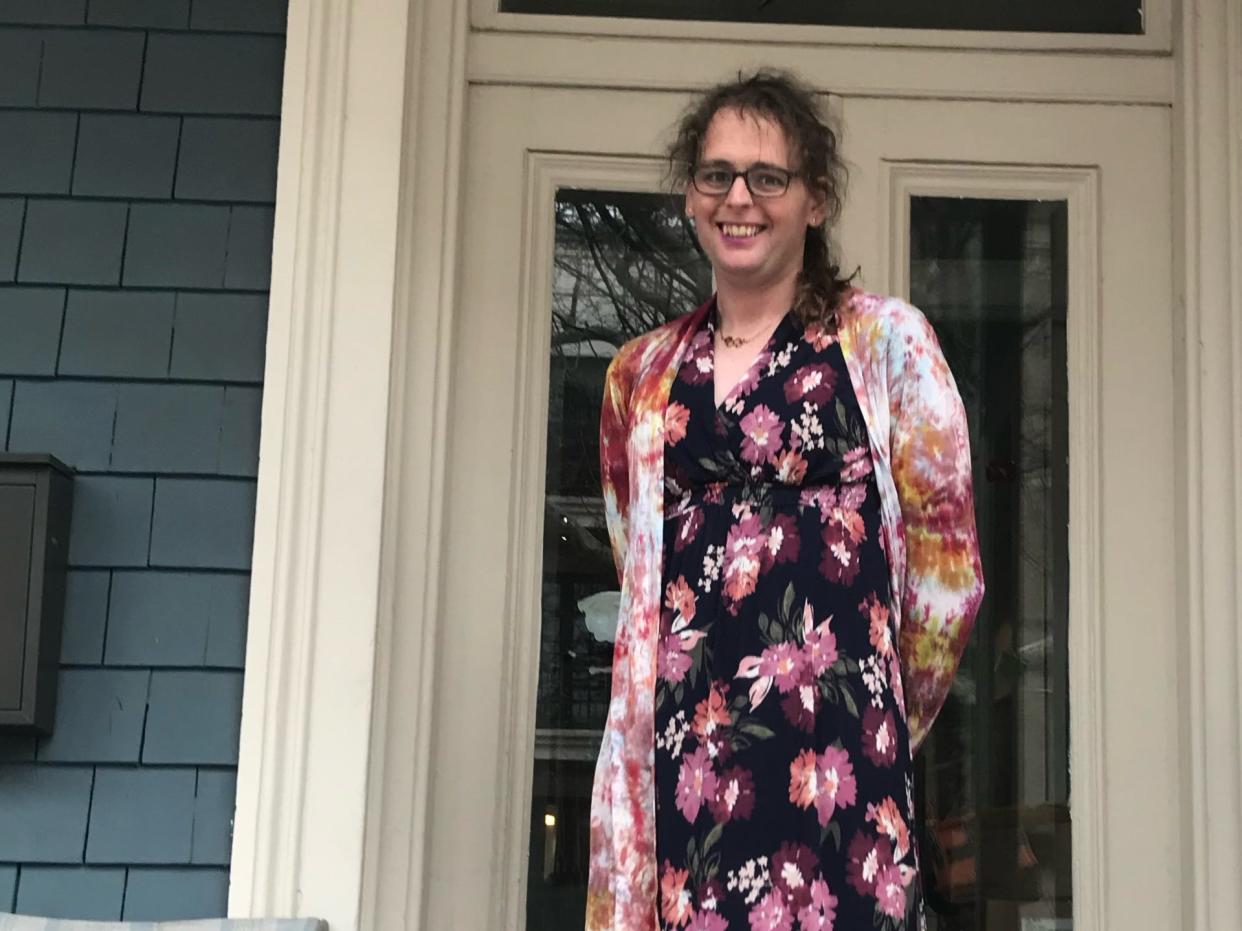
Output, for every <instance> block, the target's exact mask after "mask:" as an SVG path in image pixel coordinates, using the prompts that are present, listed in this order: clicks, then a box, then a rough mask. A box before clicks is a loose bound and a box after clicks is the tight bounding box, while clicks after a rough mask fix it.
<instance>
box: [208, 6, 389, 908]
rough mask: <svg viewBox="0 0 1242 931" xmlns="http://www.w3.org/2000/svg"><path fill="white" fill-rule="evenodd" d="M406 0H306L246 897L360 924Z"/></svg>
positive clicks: (282, 234) (294, 84)
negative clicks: (314, 1) (348, 0)
mask: <svg viewBox="0 0 1242 931" xmlns="http://www.w3.org/2000/svg"><path fill="white" fill-rule="evenodd" d="M406 38H407V34H406V0H356V2H354V3H351V4H345V3H331V4H310V3H294V4H291V6H290V13H289V23H288V39H287V53H286V59H285V69H286V74H285V91H284V105H283V110H282V127H281V146H280V169H279V179H278V184H277V205H276V219H275V243H274V247H273V249H274V255H273V264H272V289H271V310H270V317H269V324H268V325H269V333H268V345H267V363H266V384H265V392H264V403H263V430H262V439H261V444H260V468H259V479H258V506H257V514H256V527H255V550H254V552H255V557H254V568H253V575H252V582H251V602H250V617H249V623H250V627H249V634H248V643H247V655H246V685H245V695H244V700H243V709H242V734H241V750H240V769H239V775H238V794H237V817H236V821H235V831H234V841H233V861H232V875H231V889H230V900H229V908H230V912H231V914H233V915H235V916H262V915H299V916H300V915H315V916H317V917H321V918H325V919H327V920H328V921H329V923H330V924H331V926H332V927H333V928H334V929H342V931H347V929H353V928H357V927H358V926H359V925H358V916H359V902H360V891H361V881H362V850H363V839H364V818H365V813H366V802H367V766H368V759H369V746H368V744H369V737H370V719H371V695H372V686H373V666H374V646H375V638H376V622H377V616H378V615H377V610H378V603H377V597H378V581H379V555H380V552H379V550H380V529H381V525H382V521H383V516H384V495H383V488H384V469H385V462H386V455H387V448H386V440H387V426H388V425H387V411H388V375H389V362H390V358H391V349H392V318H393V306H394V304H393V299H394V287H395V273H396V258H397V254H398V249H397V209H396V207H397V199H396V197H395V196H394V192H396V191H397V190H399V188H400V180H401V172H402V167H403V156H404V138H403V135H402V126H403V113H404V106H405V96H406V95H405V87H406V74H405V63H406V55H407V51H406Z"/></svg>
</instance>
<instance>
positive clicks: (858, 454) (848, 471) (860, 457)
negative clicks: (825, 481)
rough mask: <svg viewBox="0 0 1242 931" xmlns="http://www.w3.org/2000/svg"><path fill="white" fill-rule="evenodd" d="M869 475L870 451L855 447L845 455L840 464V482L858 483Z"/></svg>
mask: <svg viewBox="0 0 1242 931" xmlns="http://www.w3.org/2000/svg"><path fill="white" fill-rule="evenodd" d="M870 474H871V451H870V450H869V449H868V448H867V447H866V446H855V447H854V448H853V449H851V450H849V451H848V452H847V453H846V454H845V458H844V461H843V462H842V463H841V481H843V482H858V481H861V480H862V479H863V478H865V477H866V476H868V475H870Z"/></svg>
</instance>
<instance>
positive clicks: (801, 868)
mask: <svg viewBox="0 0 1242 931" xmlns="http://www.w3.org/2000/svg"><path fill="white" fill-rule="evenodd" d="M817 866H819V857H817V856H815V854H814V853H812V852H811V848H810V847H808V846H806V845H805V844H798V843H792V844H781V846H780V849H779V850H777V851H776V854H775V855H774V856H773V857H772V884H773V885H774V886H775V887H776V888H777V889H779V890H781V891H782V892H784V893H785V901H787V902H788V903H789V905H790V908H791V909H794V910H796V909H800V908H805V907H806V906H808V905H810V904H811V880H812V878H813V876H814V873H815V868H816V867H817Z"/></svg>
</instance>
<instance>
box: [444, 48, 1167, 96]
mask: <svg viewBox="0 0 1242 931" xmlns="http://www.w3.org/2000/svg"><path fill="white" fill-rule="evenodd" d="M638 53H641V54H642V55H643V61H644V67H642V68H637V67H635V64H634V62H635V55H636V54H638ZM468 60H469V66H468V73H469V77H470V80H471V82H473V83H478V84H529V85H548V86H562V87H568V86H572V87H609V88H618V89H636V90H679V91H690V90H694V89H697V88H702V87H705V86H706V85H707V84H708V83H710V82H711V81H713V80H716V79H719V78H722V77H726V76H728V75H729V74H731V73H736V72H737V71H738V70H739V69H746V68H753V67H755V66H757V65H759V64H763V63H765V62H766V63H771V62H773V61H779V62H780V64H781V66H782V67H784V68H789V69H791V70H793V71H795V72H797V73H798V74H800V75H802V76H803V77H804V78H805V79H806V80H807V81H809V82H811V83H812V84H814V85H815V86H816V87H820V88H822V89H824V90H831V91H832V92H833V93H834V94H841V95H843V96H872V97H876V96H878V97H913V98H929V97H930V98H946V99H979V100H1029V101H1062V102H1082V103H1124V104H1156V105H1163V106H1168V105H1170V104H1171V103H1172V100H1173V90H1174V78H1175V76H1174V66H1173V61H1172V59H1171V58H1169V57H1168V56H1167V55H1141V56H1139V55H1103V54H1101V55H1090V56H1087V55H1081V54H1074V53H1072V52H1062V51H1042V52H1037V51H1012V50H1011V51H1006V50H994V51H992V50H989V51H987V52H981V51H978V50H972V49H969V48H953V49H938V48H893V47H885V46H878V47H871V46H862V45H857V46H842V47H840V48H834V49H832V50H831V52H830V53H828V54H825V50H824V49H823V48H822V47H819V46H815V45H810V44H807V43H806V42H805V39H802V40H799V41H798V43H797V44H788V45H776V44H762V43H760V42H758V41H738V42H728V43H720V42H711V41H709V40H706V39H703V38H701V37H700V36H698V35H697V34H696V35H695V36H694V37H686V38H682V39H670V38H665V37H651V38H647V39H643V40H640V39H634V38H627V37H625V36H600V37H595V38H585V37H583V36H580V35H561V34H551V35H544V34H537V33H522V32H476V33H472V34H471V35H470V37H469V56H468Z"/></svg>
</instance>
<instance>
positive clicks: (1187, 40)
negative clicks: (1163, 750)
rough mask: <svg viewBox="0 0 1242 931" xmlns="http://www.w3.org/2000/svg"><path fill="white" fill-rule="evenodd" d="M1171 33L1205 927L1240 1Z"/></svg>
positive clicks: (1234, 316) (1213, 860)
mask: <svg viewBox="0 0 1242 931" xmlns="http://www.w3.org/2000/svg"><path fill="white" fill-rule="evenodd" d="M1180 35H1181V47H1180V49H1179V53H1180V56H1181V60H1180V68H1179V72H1178V73H1179V82H1178V98H1177V104H1176V106H1175V113H1176V115H1177V117H1178V122H1177V124H1175V125H1176V127H1177V132H1175V136H1174V144H1175V147H1176V156H1177V159H1176V165H1177V169H1176V170H1175V177H1174V184H1175V186H1176V188H1177V192H1178V195H1179V197H1180V200H1181V204H1180V206H1181V217H1180V219H1181V224H1180V229H1179V230H1177V234H1178V235H1177V237H1176V238H1175V239H1174V250H1175V256H1176V259H1177V264H1178V270H1179V272H1180V278H1181V285H1182V288H1183V291H1182V302H1183V303H1182V307H1181V311H1182V320H1181V321H1180V322H1181V325H1182V327H1183V330H1182V333H1181V336H1182V345H1181V346H1180V347H1178V349H1179V351H1178V352H1177V353H1176V354H1175V356H1176V360H1177V362H1178V368H1179V371H1178V381H1179V383H1180V386H1181V387H1182V391H1181V398H1179V400H1180V402H1181V403H1182V413H1183V416H1182V417H1181V418H1179V424H1180V428H1179V432H1180V433H1181V436H1180V437H1179V439H1180V440H1181V441H1182V442H1181V446H1182V448H1183V449H1184V454H1183V456H1182V458H1181V461H1182V469H1181V474H1180V475H1179V479H1180V482H1179V485H1181V486H1182V487H1181V488H1180V491H1181V500H1180V501H1179V505H1180V506H1179V513H1180V517H1181V520H1180V521H1179V527H1178V528H1177V530H1178V533H1179V535H1180V536H1181V537H1182V541H1183V544H1184V545H1183V546H1182V547H1181V549H1182V552H1183V553H1184V554H1185V556H1184V559H1183V561H1182V564H1181V565H1180V566H1179V567H1178V568H1179V575H1180V577H1181V589H1182V591H1181V592H1180V594H1181V596H1182V597H1181V598H1179V602H1180V603H1181V604H1182V605H1183V606H1184V608H1185V611H1186V615H1185V616H1186V619H1187V621H1188V624H1187V627H1188V630H1187V631H1186V633H1185V634H1184V636H1183V638H1182V640H1183V644H1184V655H1183V656H1182V657H1181V658H1180V659H1181V662H1180V663H1179V665H1180V666H1181V669H1182V673H1181V675H1182V680H1183V681H1184V683H1185V689H1186V694H1185V699H1184V705H1183V709H1182V714H1183V717H1182V720H1183V721H1184V723H1185V726H1184V727H1183V729H1182V733H1183V734H1184V735H1185V736H1184V737H1183V740H1182V744H1183V747H1184V750H1185V752H1184V753H1183V773H1184V779H1185V784H1186V785H1187V786H1188V787H1189V790H1190V791H1189V792H1188V793H1187V794H1186V798H1185V799H1184V800H1183V806H1182V810H1183V815H1184V818H1183V821H1184V823H1185V824H1186V833H1187V835H1188V836H1187V838H1186V840H1187V844H1186V847H1187V850H1188V851H1189V852H1190V856H1189V857H1187V858H1186V861H1185V862H1184V863H1183V865H1182V876H1183V883H1184V886H1185V888H1186V890H1187V892H1188V893H1189V894H1188V895H1187V896H1186V899H1185V901H1186V903H1187V904H1186V913H1185V915H1184V921H1183V924H1184V926H1185V927H1187V928H1193V929H1194V931H1211V929H1215V928H1224V927H1228V926H1229V925H1230V924H1231V923H1233V924H1236V923H1237V916H1238V915H1239V914H1242V887H1239V885H1238V882H1237V878H1238V876H1239V875H1240V874H1242V707H1240V706H1242V695H1240V694H1239V684H1238V677H1239V675H1240V674H1242V635H1240V634H1239V624H1240V622H1242V583H1240V582H1239V578H1240V577H1242V541H1240V539H1239V536H1240V535H1242V489H1240V488H1239V483H1240V482H1242V479H1240V478H1239V469H1242V141H1240V137H1242V9H1240V8H1239V6H1238V4H1237V2H1236V0H1196V2H1187V3H1184V4H1183V5H1182V10H1181V32H1180ZM1179 240H1180V241H1179Z"/></svg>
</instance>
